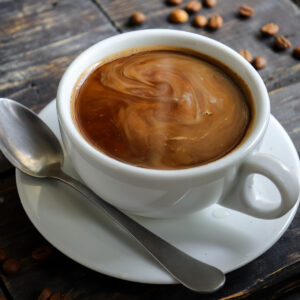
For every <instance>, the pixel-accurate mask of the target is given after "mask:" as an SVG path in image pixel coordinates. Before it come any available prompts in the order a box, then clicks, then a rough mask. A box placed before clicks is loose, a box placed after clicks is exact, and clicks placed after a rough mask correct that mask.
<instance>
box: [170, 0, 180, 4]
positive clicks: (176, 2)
mask: <svg viewBox="0 0 300 300" xmlns="http://www.w3.org/2000/svg"><path fill="white" fill-rule="evenodd" d="M167 3H168V4H171V5H179V4H181V3H182V0H168V1H167Z"/></svg>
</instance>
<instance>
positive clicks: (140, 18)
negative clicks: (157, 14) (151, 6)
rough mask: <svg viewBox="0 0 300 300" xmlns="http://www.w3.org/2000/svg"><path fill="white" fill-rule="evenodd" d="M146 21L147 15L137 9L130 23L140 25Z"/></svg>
mask: <svg viewBox="0 0 300 300" xmlns="http://www.w3.org/2000/svg"><path fill="white" fill-rule="evenodd" d="M145 21H146V16H145V15H144V14H143V13H142V12H140V11H136V12H134V13H133V14H132V15H131V17H130V20H129V22H130V24H131V25H139V24H142V23H144V22H145Z"/></svg>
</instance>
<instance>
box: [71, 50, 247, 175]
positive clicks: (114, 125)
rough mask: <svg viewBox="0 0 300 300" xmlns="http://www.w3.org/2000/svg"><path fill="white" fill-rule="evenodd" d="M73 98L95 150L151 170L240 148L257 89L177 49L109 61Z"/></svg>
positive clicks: (175, 166) (190, 163) (84, 132)
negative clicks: (249, 88) (253, 89)
mask: <svg viewBox="0 0 300 300" xmlns="http://www.w3.org/2000/svg"><path fill="white" fill-rule="evenodd" d="M74 98H75V100H74V120H75V123H76V125H77V127H78V129H79V131H80V132H81V134H82V136H83V137H84V138H85V139H86V140H87V141H88V142H89V143H90V144H91V145H93V146H94V147H95V148H96V149H98V150H99V151H101V152H103V153H104V154H106V155H108V156H110V157H112V158H115V159H117V160H120V161H122V162H125V163H128V164H131V165H135V166H138V167H144V168H150V169H182V168H190V167H195V166H199V165H202V164H207V163H209V162H212V161H214V160H217V159H218V158H220V157H222V156H224V155H226V154H227V153H229V152H230V151H231V150H232V149H234V148H235V147H237V145H239V144H240V143H241V141H242V140H243V137H244V136H245V135H246V132H247V130H248V128H249V124H250V120H251V114H252V112H251V99H250V98H251V95H250V92H249V91H248V89H247V87H246V86H245V84H244V83H243V82H242V81H241V79H239V78H238V76H237V75H235V74H234V73H233V72H232V71H230V70H229V69H227V68H225V67H224V66H223V65H221V64H220V63H217V62H216V61H214V60H210V59H209V58H207V57H205V56H202V55H196V54H195V53H190V52H188V51H183V50H179V49H175V48H174V49H165V50H162V49H154V50H149V51H141V52H137V53H133V54H129V55H127V56H123V57H120V58H117V59H114V60H112V61H109V62H106V63H103V64H102V65H99V66H97V68H95V69H94V70H93V71H91V72H90V73H89V74H88V76H87V77H86V78H85V80H84V81H83V83H82V84H81V85H80V86H78V88H77V91H76V93H75V96H74Z"/></svg>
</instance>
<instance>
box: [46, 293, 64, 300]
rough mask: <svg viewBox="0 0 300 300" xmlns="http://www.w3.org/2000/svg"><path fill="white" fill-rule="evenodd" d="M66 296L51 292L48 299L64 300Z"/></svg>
mask: <svg viewBox="0 0 300 300" xmlns="http://www.w3.org/2000/svg"><path fill="white" fill-rule="evenodd" d="M66 299H67V296H66V295H64V294H61V293H55V294H53V295H52V296H51V297H50V299H49V300H66Z"/></svg>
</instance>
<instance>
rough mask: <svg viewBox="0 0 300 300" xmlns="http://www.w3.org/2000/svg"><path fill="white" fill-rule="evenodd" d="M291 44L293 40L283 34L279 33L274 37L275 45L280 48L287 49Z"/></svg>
mask: <svg viewBox="0 0 300 300" xmlns="http://www.w3.org/2000/svg"><path fill="white" fill-rule="evenodd" d="M291 46H292V44H291V42H290V41H289V40H288V39H287V38H285V37H284V36H283V35H281V34H280V35H277V36H276V37H275V39H274V47H275V48H276V49H278V50H286V49H288V48H290V47H291Z"/></svg>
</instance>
